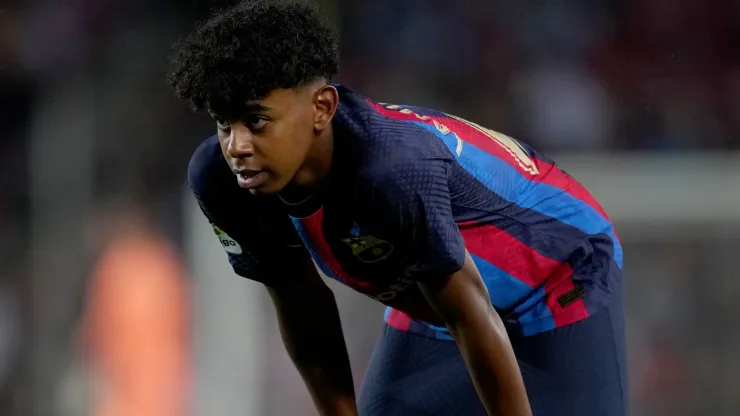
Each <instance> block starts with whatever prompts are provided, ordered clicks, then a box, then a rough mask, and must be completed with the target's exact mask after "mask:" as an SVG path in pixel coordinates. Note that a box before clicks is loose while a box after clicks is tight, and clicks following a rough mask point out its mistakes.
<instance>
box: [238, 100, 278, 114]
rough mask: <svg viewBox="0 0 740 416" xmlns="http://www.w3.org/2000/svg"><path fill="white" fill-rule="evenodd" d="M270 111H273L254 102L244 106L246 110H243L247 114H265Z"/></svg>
mask: <svg viewBox="0 0 740 416" xmlns="http://www.w3.org/2000/svg"><path fill="white" fill-rule="evenodd" d="M270 110H272V109H271V108H270V107H268V106H266V105H264V104H260V103H254V102H251V103H246V104H244V108H243V109H242V111H243V112H244V113H245V114H252V113H264V112H267V111H270Z"/></svg>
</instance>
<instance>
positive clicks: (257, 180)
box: [234, 169, 267, 189]
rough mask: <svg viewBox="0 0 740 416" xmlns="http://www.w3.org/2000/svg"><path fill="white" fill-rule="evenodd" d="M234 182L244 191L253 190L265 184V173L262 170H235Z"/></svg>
mask: <svg viewBox="0 0 740 416" xmlns="http://www.w3.org/2000/svg"><path fill="white" fill-rule="evenodd" d="M234 173H236V180H237V182H238V183H239V186H240V187H242V188H244V189H253V188H256V187H258V186H260V185H262V184H264V183H265V181H266V180H267V172H265V171H264V170H249V169H243V170H235V171H234Z"/></svg>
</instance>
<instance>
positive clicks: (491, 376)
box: [419, 253, 532, 416]
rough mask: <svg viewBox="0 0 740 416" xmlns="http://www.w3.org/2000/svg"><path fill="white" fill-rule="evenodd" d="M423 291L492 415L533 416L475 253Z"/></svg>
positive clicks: (422, 284)
mask: <svg viewBox="0 0 740 416" xmlns="http://www.w3.org/2000/svg"><path fill="white" fill-rule="evenodd" d="M419 287H420V288H421V291H422V293H423V294H424V296H425V297H426V299H427V301H428V302H429V304H430V305H431V306H432V308H433V309H434V310H435V312H437V314H438V315H439V316H440V317H442V319H443V320H444V321H445V324H446V326H447V329H448V330H449V331H450V334H451V335H452V337H453V338H454V339H455V341H456V342H457V345H458V346H459V348H460V352H461V353H462V356H463V358H464V360H465V363H466V364H467V367H468V369H469V371H470V375H471V377H472V379H473V382H474V384H475V387H476V390H477V391H478V395H479V396H480V397H481V400H482V401H483V403H484V405H485V407H486V410H488V413H489V414H491V415H501V416H529V415H531V414H532V411H531V409H530V406H529V400H528V399H527V393H526V391H525V388H524V382H523V380H522V376H521V372H520V370H519V365H518V363H517V361H516V357H515V356H514V350H513V349H512V346H511V342H510V341H509V336H508V334H507V333H506V329H505V328H504V325H503V322H502V321H501V318H500V317H499V315H498V313H496V311H495V310H494V309H493V307H492V306H491V300H490V298H489V295H488V291H487V289H486V287H485V285H484V284H483V281H482V280H481V277H480V274H479V273H478V269H477V268H476V267H475V264H474V263H473V260H472V258H471V257H470V255H469V254H467V253H466V255H465V261H464V263H463V267H462V269H461V270H460V271H458V272H455V273H453V274H451V275H450V276H448V277H446V278H443V279H440V280H438V281H436V280H432V281H424V282H419Z"/></svg>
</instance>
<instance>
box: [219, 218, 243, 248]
mask: <svg viewBox="0 0 740 416" xmlns="http://www.w3.org/2000/svg"><path fill="white" fill-rule="evenodd" d="M211 226H212V227H213V232H215V233H216V237H218V241H220V242H221V245H222V246H223V247H224V250H226V252H227V253H230V254H242V246H240V245H239V243H237V242H236V241H235V240H234V239H233V238H231V237H229V235H228V234H226V233H225V232H224V230H222V229H220V228H218V226H216V225H215V224H211Z"/></svg>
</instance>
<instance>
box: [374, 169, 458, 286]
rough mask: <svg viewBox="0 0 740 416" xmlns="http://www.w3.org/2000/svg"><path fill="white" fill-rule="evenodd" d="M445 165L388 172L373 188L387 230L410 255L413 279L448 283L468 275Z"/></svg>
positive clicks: (407, 268)
mask: <svg viewBox="0 0 740 416" xmlns="http://www.w3.org/2000/svg"><path fill="white" fill-rule="evenodd" d="M447 163H448V162H446V161H445V160H439V159H432V160H421V161H414V162H412V163H406V164H402V165H400V166H396V167H393V168H391V169H387V170H386V171H385V173H384V174H383V175H382V177H381V178H380V179H379V180H378V181H376V182H375V184H374V187H373V200H374V203H375V204H376V208H377V209H379V210H380V212H381V215H382V218H384V221H385V222H386V225H387V226H389V227H391V230H392V232H393V233H394V234H396V235H397V238H398V241H399V242H401V244H403V246H404V247H405V249H406V252H407V253H409V255H408V258H407V260H406V263H407V264H406V270H407V271H408V272H409V273H410V274H411V276H412V277H426V276H433V277H442V276H448V275H450V274H452V273H455V272H457V271H459V270H460V269H462V266H463V262H464V260H465V242H464V241H463V238H462V236H461V235H460V230H459V229H458V227H457V224H456V223H455V219H454V216H453V213H452V204H451V199H450V190H449V188H448V184H447V170H448V166H447Z"/></svg>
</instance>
